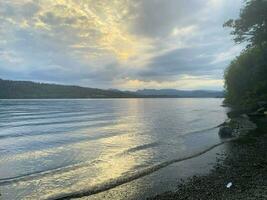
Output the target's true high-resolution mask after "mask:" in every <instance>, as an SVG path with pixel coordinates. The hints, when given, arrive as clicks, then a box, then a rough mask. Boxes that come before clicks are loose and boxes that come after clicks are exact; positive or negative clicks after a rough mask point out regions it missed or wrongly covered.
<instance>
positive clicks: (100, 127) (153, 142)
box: [0, 99, 226, 199]
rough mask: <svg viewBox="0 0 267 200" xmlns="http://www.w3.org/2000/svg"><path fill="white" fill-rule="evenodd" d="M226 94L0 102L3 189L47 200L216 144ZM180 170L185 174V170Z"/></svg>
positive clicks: (11, 195) (12, 195) (15, 196)
mask: <svg viewBox="0 0 267 200" xmlns="http://www.w3.org/2000/svg"><path fill="white" fill-rule="evenodd" d="M221 104H222V99H101V100H100V99H92V100H0V193H1V194H2V198H3V199H49V198H54V197H60V196H61V195H62V194H72V193H76V192H79V191H94V190H96V189H97V188H98V189H99V188H101V187H103V188H105V187H106V186H108V185H109V184H112V185H114V184H115V183H116V182H120V180H124V181H125V180H127V179H131V177H132V176H136V175H137V174H138V173H143V172H144V170H149V169H152V166H155V165H158V164H160V163H162V162H165V161H170V160H173V159H177V158H182V157H185V156H189V155H193V154H195V153H197V152H199V151H202V150H204V149H205V148H208V147H210V146H212V145H214V144H216V143H218V142H220V139H219V137H218V134H217V132H218V128H216V126H218V125H219V124H221V123H222V122H223V121H224V120H225V119H226V114H225V108H223V107H221V106H220V105H221ZM181 173H182V172H181Z"/></svg>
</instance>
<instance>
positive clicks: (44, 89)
mask: <svg viewBox="0 0 267 200" xmlns="http://www.w3.org/2000/svg"><path fill="white" fill-rule="evenodd" d="M186 97H191V98H205V97H214V98H216V97H223V92H222V91H209V90H192V91H185V90H176V89H159V90H157V89H143V90H137V91H135V92H132V91H121V90H117V89H108V90H104V89H98V88H90V87H82V86H75V85H61V84H50V83H37V82H33V81H13V80H3V79H0V99H57V98H58V99H64V98H67V99H68V98H74V99H75V98H186Z"/></svg>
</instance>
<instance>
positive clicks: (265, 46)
mask: <svg viewBox="0 0 267 200" xmlns="http://www.w3.org/2000/svg"><path fill="white" fill-rule="evenodd" d="M224 26H225V27H230V28H232V29H233V31H232V32H231V34H232V35H234V41H235V42H236V43H246V44H248V45H247V48H246V49H245V50H243V52H242V53H241V55H240V56H238V57H237V58H236V59H235V60H233V61H232V62H231V64H230V65H229V67H228V68H227V69H226V71H225V75H224V78H225V89H226V99H225V100H226V101H227V102H229V103H232V104H240V103H241V104H250V103H255V102H256V101H259V100H267V0H250V1H246V4H245V6H244V8H243V9H242V10H241V12H240V16H239V18H238V19H236V20H233V19H230V20H229V21H227V22H226V23H225V24H224Z"/></svg>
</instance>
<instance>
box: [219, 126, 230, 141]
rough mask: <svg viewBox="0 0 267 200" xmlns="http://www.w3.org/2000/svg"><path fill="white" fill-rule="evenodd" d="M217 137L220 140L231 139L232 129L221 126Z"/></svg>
mask: <svg viewBox="0 0 267 200" xmlns="http://www.w3.org/2000/svg"><path fill="white" fill-rule="evenodd" d="M219 136H220V137H221V138H229V137H233V129H232V128H230V127H228V126H222V127H221V128H220V130H219Z"/></svg>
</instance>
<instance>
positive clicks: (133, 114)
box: [4, 100, 153, 199]
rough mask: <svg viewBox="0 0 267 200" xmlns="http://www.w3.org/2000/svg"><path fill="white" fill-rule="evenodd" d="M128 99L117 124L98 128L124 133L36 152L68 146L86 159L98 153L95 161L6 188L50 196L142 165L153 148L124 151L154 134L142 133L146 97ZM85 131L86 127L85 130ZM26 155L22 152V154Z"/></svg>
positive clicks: (27, 196)
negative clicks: (146, 134) (142, 109)
mask: <svg viewBox="0 0 267 200" xmlns="http://www.w3.org/2000/svg"><path fill="white" fill-rule="evenodd" d="M125 103H126V104H127V105H126V106H125V109H122V110H121V113H119V115H118V118H117V119H116V123H115V124H112V125H110V126H104V127H99V128H97V130H98V131H99V132H101V131H110V132H113V133H116V132H118V133H122V134H118V135H115V134H114V135H113V136H111V137H104V138H101V139H97V140H95V141H90V140H89V141H81V142H77V143H74V144H70V145H67V146H64V148H62V147H58V148H55V149H53V150H50V151H47V152H43V153H42V152H35V153H36V155H35V156H37V157H38V156H47V154H49V153H52V154H53V153H59V152H61V151H64V149H65V150H66V151H73V152H74V153H73V154H74V155H73V156H75V157H81V158H83V159H84V158H86V156H88V157H91V155H90V154H95V155H97V157H96V158H95V159H94V161H93V162H92V163H90V162H88V163H85V164H81V165H80V166H79V165H78V166H76V167H73V168H71V167H70V168H69V169H67V170H63V171H56V172H55V173H53V172H52V173H51V174H46V175H44V176H41V177H36V178H33V179H29V180H25V181H21V182H17V183H14V184H11V185H6V186H4V189H5V190H6V191H7V192H8V191H10V192H11V191H12V190H13V189H14V187H15V188H16V187H17V188H20V191H21V193H18V194H17V198H20V199H47V198H49V197H52V196H56V195H58V194H60V193H69V192H74V191H79V190H83V189H86V188H92V187H94V186H97V185H99V184H102V183H105V182H108V181H109V180H112V179H116V178H118V177H120V176H123V175H125V173H127V172H134V170H136V168H138V166H139V165H140V166H142V164H143V163H146V161H147V160H149V159H151V157H152V156H153V153H151V152H150V151H151V150H150V149H146V150H142V151H138V152H133V153H127V154H124V153H123V152H125V151H127V150H128V149H130V148H134V147H137V146H138V145H140V144H143V143H144V140H145V141H147V142H151V141H150V140H151V138H148V136H144V135H143V136H142V134H139V133H140V132H142V131H143V130H144V129H145V127H144V126H145V125H144V123H142V119H143V116H142V112H140V108H139V107H140V106H143V102H142V100H141V101H140V100H130V101H125ZM138 111H139V112H138ZM124 116H128V117H124ZM89 131H90V129H89V130H88V133H87V134H89V135H90V132H89ZM82 132H84V133H85V132H86V130H82ZM29 155H30V154H28V156H29ZM24 156H25V155H21V158H22V157H24ZM131 192H132V193H133V192H134V191H131ZM20 195H21V196H20Z"/></svg>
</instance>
